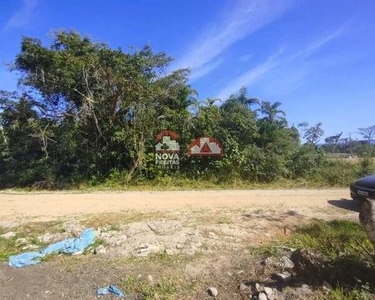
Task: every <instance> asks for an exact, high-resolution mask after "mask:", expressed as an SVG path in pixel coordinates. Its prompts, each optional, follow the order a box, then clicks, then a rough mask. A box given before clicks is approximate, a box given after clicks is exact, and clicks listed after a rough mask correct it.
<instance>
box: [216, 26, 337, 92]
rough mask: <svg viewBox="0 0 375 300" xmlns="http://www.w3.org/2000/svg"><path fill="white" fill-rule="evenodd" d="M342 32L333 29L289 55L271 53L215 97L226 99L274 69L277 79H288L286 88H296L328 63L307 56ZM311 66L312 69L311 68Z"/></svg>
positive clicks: (284, 80) (283, 80)
mask: <svg viewBox="0 0 375 300" xmlns="http://www.w3.org/2000/svg"><path fill="white" fill-rule="evenodd" d="M342 33H343V30H342V29H339V30H336V31H333V32H331V33H329V34H328V35H325V36H323V37H321V38H319V39H317V40H315V41H313V42H311V43H310V44H309V45H308V46H307V47H306V48H305V49H303V50H301V51H297V52H294V53H292V54H290V55H284V56H282V55H281V54H282V52H283V51H279V53H277V54H274V55H271V56H270V57H269V58H268V59H267V60H266V61H265V62H263V63H261V64H260V65H257V66H256V67H254V68H252V69H250V70H249V71H246V72H245V73H243V74H242V75H240V76H239V77H238V78H236V79H234V80H233V81H231V82H230V83H229V84H228V85H227V86H226V87H224V88H223V89H222V90H221V91H220V92H219V94H218V96H217V97H216V98H219V99H227V98H228V97H229V96H230V95H231V94H233V93H235V92H236V91H238V90H239V89H240V87H241V86H249V85H251V84H253V83H254V82H255V81H257V80H258V79H260V78H262V77H264V76H265V75H268V73H270V72H271V71H276V69H277V71H276V73H277V74H278V75H277V76H280V77H277V78H278V79H277V81H280V82H284V84H285V83H286V81H289V84H288V89H289V90H294V89H297V88H298V87H300V86H301V85H302V84H303V79H304V78H305V77H306V76H308V75H309V74H310V73H311V72H312V71H314V70H317V71H319V70H322V68H324V67H326V66H328V65H329V64H327V62H326V61H324V60H317V61H315V62H314V63H308V58H309V57H310V56H311V55H312V54H314V53H316V52H317V51H318V50H319V49H320V48H322V47H323V46H325V45H326V44H328V43H329V42H331V41H332V40H333V39H335V38H337V37H339V36H340V35H341V34H342ZM329 61H330V64H331V65H332V64H333V63H334V61H332V59H330V60H329ZM296 66H297V67H296ZM311 68H313V69H314V70H311ZM279 71H280V72H279ZM274 73H275V72H274ZM280 73H281V74H280ZM293 73H294V74H293ZM287 74H288V75H287ZM274 84H275V82H274Z"/></svg>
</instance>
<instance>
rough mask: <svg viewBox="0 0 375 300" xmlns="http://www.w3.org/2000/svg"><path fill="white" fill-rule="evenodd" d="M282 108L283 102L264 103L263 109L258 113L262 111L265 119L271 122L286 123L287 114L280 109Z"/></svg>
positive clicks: (262, 104)
mask: <svg viewBox="0 0 375 300" xmlns="http://www.w3.org/2000/svg"><path fill="white" fill-rule="evenodd" d="M280 106H281V102H275V103H271V102H269V101H262V103H261V107H260V109H258V111H260V112H261V113H262V114H263V115H264V116H265V119H266V120H267V121H269V122H274V121H281V122H285V121H286V119H285V112H284V111H283V110H281V109H279V107H280Z"/></svg>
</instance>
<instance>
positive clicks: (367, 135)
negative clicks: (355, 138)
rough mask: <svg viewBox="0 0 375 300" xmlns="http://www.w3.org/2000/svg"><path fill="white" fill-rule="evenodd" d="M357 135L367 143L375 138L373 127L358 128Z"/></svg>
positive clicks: (374, 128)
mask: <svg viewBox="0 0 375 300" xmlns="http://www.w3.org/2000/svg"><path fill="white" fill-rule="evenodd" d="M358 133H359V134H360V135H361V136H362V137H363V138H364V139H365V140H366V141H368V142H369V143H370V142H371V140H372V139H373V138H374V137H375V125H372V126H369V127H365V128H358Z"/></svg>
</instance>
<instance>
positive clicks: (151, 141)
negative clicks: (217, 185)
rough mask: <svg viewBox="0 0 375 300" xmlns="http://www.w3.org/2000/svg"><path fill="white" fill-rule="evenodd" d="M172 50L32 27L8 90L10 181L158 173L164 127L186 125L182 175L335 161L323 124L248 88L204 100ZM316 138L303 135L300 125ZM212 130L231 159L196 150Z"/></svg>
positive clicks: (286, 172)
mask: <svg viewBox="0 0 375 300" xmlns="http://www.w3.org/2000/svg"><path fill="white" fill-rule="evenodd" d="M170 62H171V58H170V57H168V56H167V55H166V54H165V53H154V52H153V51H152V49H151V48H150V47H148V46H146V47H144V48H143V49H140V50H133V51H131V52H129V53H127V52H124V51H123V50H122V49H111V48H110V47H109V46H108V45H106V44H103V43H95V42H93V41H91V40H90V39H89V38H87V37H82V36H80V35H79V34H78V33H76V32H74V31H69V32H67V31H60V32H56V33H55V35H54V40H53V41H52V43H51V45H50V46H49V47H46V46H43V45H42V44H41V42H40V41H39V40H37V39H33V38H28V37H25V38H23V40H22V44H21V51H20V53H19V54H18V55H17V57H16V59H15V61H14V63H13V65H12V67H11V70H12V71H16V72H18V73H19V74H20V79H19V91H17V92H12V93H11V92H5V91H2V92H1V94H0V105H1V113H0V122H1V127H0V174H1V175H0V176H1V177H0V185H1V186H2V187H12V186H29V185H33V184H46V185H54V186H58V185H64V184H67V185H69V184H75V183H78V182H82V181H87V180H94V181H95V180H96V181H99V182H100V181H101V180H104V179H106V178H108V176H110V175H111V174H113V173H116V172H117V173H118V172H120V173H122V174H125V175H126V176H125V181H127V182H130V181H132V180H134V179H135V178H137V179H139V178H141V179H147V180H153V179H155V178H157V177H160V176H163V175H165V174H168V172H169V173H171V172H172V171H162V170H159V169H156V167H155V164H154V145H155V137H156V135H157V134H158V133H159V132H160V131H163V130H172V131H175V132H177V133H179V135H180V140H179V142H180V145H181V149H182V150H183V151H182V152H181V167H180V170H178V171H173V174H174V176H185V177H188V178H193V179H199V178H200V179H204V178H215V179H216V180H219V181H220V180H221V181H227V180H228V179H229V178H241V179H243V180H249V181H272V180H277V179H280V178H299V177H303V178H304V177H309V176H313V174H315V173H316V172H317V171H318V170H319V168H320V167H321V166H322V165H323V164H324V163H325V158H324V155H323V153H322V151H321V150H319V149H318V147H316V143H317V142H318V140H319V139H320V137H321V136H322V134H323V131H322V129H321V124H317V125H316V126H313V127H308V124H302V125H301V126H299V127H298V128H297V127H294V126H291V127H290V126H289V125H288V122H287V120H286V118H285V113H284V112H283V111H282V110H281V109H280V105H281V103H279V102H276V103H271V102H268V101H260V100H258V99H256V98H251V97H249V96H248V95H247V91H246V89H245V88H242V89H241V90H240V91H239V93H237V94H235V95H232V96H231V97H230V98H229V99H222V100H225V101H223V104H222V105H221V106H218V105H216V104H215V102H216V99H207V100H206V101H205V102H198V101H197V99H196V97H197V93H196V91H194V90H193V89H192V87H191V86H190V85H189V84H188V76H189V70H187V69H181V70H175V71H173V72H170V73H167V72H166V68H167V66H168V64H169V63H170ZM301 134H303V137H304V138H305V139H306V140H307V141H308V142H307V143H306V144H301V142H300V135H301ZM199 136H212V137H214V138H216V139H217V140H219V141H220V142H221V143H222V145H223V148H224V153H225V154H224V157H223V158H221V159H214V158H212V159H210V158H194V159H193V158H189V157H188V156H187V153H186V151H184V149H186V148H187V146H188V145H189V144H190V143H191V141H192V140H193V139H194V138H195V137H199Z"/></svg>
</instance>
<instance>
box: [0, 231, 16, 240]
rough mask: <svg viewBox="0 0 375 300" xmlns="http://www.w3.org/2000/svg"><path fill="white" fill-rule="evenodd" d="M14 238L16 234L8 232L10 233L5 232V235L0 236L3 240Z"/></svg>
mask: <svg viewBox="0 0 375 300" xmlns="http://www.w3.org/2000/svg"><path fill="white" fill-rule="evenodd" d="M15 236H16V233H15V232H13V231H10V232H7V233H4V234H2V235H0V237H2V238H3V239H6V240H7V239H10V238H14V237H15Z"/></svg>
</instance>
